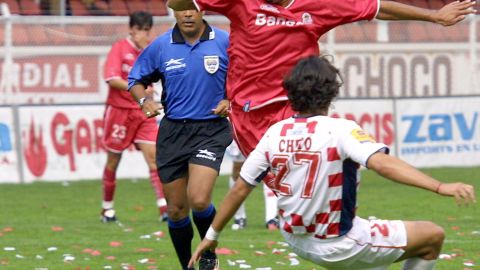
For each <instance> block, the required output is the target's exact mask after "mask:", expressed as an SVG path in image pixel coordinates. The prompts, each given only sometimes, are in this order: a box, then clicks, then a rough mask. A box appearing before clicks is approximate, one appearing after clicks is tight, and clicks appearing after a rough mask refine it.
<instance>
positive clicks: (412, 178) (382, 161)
mask: <svg viewBox="0 0 480 270" xmlns="http://www.w3.org/2000/svg"><path fill="white" fill-rule="evenodd" d="M367 167H368V168H370V169H372V170H374V171H375V172H377V173H378V174H380V175H381V176H383V177H386V178H388V179H391V180H393V181H395V182H399V183H402V184H405V185H410V186H416V187H419V188H423V189H426V190H430V191H432V192H436V193H438V194H440V195H444V196H450V197H454V198H455V201H456V202H457V204H459V205H462V204H470V203H476V198H475V190H474V187H473V186H472V185H468V184H464V183H461V182H456V183H442V182H440V181H438V180H436V179H434V178H432V177H430V176H428V175H426V174H424V173H422V172H421V171H419V170H417V169H415V168H414V167H412V166H410V165H409V164H408V163H406V162H404V161H402V160H400V159H398V158H396V157H393V156H389V155H387V154H384V153H381V152H378V153H375V154H374V155H372V156H371V157H370V159H369V160H368V162H367Z"/></svg>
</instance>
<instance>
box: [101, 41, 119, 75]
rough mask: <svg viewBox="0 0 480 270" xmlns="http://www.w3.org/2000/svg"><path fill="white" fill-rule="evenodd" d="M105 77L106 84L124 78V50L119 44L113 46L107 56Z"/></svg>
mask: <svg viewBox="0 0 480 270" xmlns="http://www.w3.org/2000/svg"><path fill="white" fill-rule="evenodd" d="M103 77H104V79H105V81H106V82H108V81H110V80H113V79H121V78H122V50H121V46H120V43H119V42H117V43H115V44H113V46H112V48H111V49H110V52H109V53H108V55H107V60H106V61H105V65H104V72H103Z"/></svg>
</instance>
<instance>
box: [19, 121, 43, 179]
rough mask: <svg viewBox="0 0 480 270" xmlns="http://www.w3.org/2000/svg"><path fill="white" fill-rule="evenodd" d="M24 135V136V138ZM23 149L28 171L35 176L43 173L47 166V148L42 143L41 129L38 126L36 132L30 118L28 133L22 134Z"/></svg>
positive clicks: (33, 122)
mask: <svg viewBox="0 0 480 270" xmlns="http://www.w3.org/2000/svg"><path fill="white" fill-rule="evenodd" d="M25 137H26V138H25ZM23 139H24V140H23V141H24V145H25V146H24V149H23V155H24V157H25V162H26V163H27V167H28V169H29V170H30V172H31V173H32V174H33V175H34V176H35V177H40V176H42V175H43V174H44V173H45V169H46V168H47V149H46V148H45V145H44V144H43V130H42V127H41V126H40V128H39V131H38V133H37V132H36V127H35V121H34V120H33V118H32V120H31V122H30V128H29V130H28V134H27V135H26V134H25V133H24V134H23Z"/></svg>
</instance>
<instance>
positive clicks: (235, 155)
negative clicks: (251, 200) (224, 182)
mask: <svg viewBox="0 0 480 270" xmlns="http://www.w3.org/2000/svg"><path fill="white" fill-rule="evenodd" d="M225 154H226V155H227V156H229V157H230V159H232V161H233V166H232V175H231V176H230V178H229V181H228V183H229V186H230V188H232V187H233V185H234V184H235V180H237V178H238V175H239V173H240V168H241V167H242V165H243V162H244V161H245V157H244V156H243V155H242V153H241V152H240V149H238V146H237V144H236V143H235V142H232V144H230V145H229V146H228V147H227V151H226V152H225ZM263 196H264V198H265V225H266V227H267V229H269V230H278V217H277V198H276V197H275V194H274V193H273V191H272V190H271V189H269V188H268V187H267V186H266V185H263ZM246 226H247V212H246V211H245V205H244V204H243V203H242V205H241V206H240V207H239V208H238V210H237V212H236V213H235V217H234V219H233V224H232V230H238V229H243V228H245V227H246Z"/></svg>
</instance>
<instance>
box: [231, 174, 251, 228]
mask: <svg viewBox="0 0 480 270" xmlns="http://www.w3.org/2000/svg"><path fill="white" fill-rule="evenodd" d="M228 184H229V186H230V188H232V187H233V185H235V181H233V178H232V177H231V176H230V180H229V181H228ZM234 218H235V219H239V218H247V213H246V212H245V203H242V204H241V205H240V207H239V208H238V210H237V212H235V217H234Z"/></svg>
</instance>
